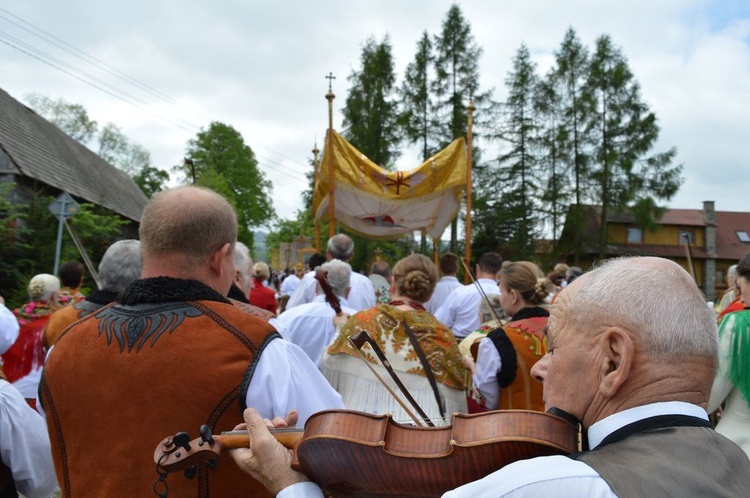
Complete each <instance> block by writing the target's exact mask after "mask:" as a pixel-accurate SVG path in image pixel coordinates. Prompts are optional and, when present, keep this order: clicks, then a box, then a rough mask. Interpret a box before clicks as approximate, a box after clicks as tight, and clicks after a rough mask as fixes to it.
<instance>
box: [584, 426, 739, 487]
mask: <svg viewBox="0 0 750 498" xmlns="http://www.w3.org/2000/svg"><path fill="white" fill-rule="evenodd" d="M670 417H671V418H672V420H673V421H669V418H670ZM658 419H661V420H662V421H663V420H665V419H666V420H667V422H666V423H657V424H654V423H653V421H654V420H658ZM675 420H676V422H675ZM681 420H682V421H686V422H687V426H686V424H685V423H683V422H680V421H681ZM691 420H695V421H700V422H702V423H695V424H692V423H690V421H691ZM640 423H645V426H646V427H648V426H649V425H651V428H646V429H645V430H641V431H640V432H638V431H639V429H635V431H636V432H635V433H633V431H632V430H629V429H630V428H631V426H634V425H637V424H639V423H636V424H631V426H626V427H625V428H623V429H620V431H623V430H624V432H623V433H622V436H621V437H623V439H621V440H619V441H615V442H612V443H610V444H607V443H608V441H607V439H605V441H604V442H603V443H602V445H600V446H598V447H597V448H596V449H594V450H592V451H588V452H585V453H580V454H578V455H574V456H573V457H572V458H575V459H577V460H580V461H582V462H585V463H586V464H587V465H589V466H590V467H592V468H593V469H594V470H596V471H597V472H598V473H599V474H600V475H601V476H602V478H603V479H604V480H605V481H606V482H607V484H609V486H610V487H611V488H612V490H613V491H614V492H615V493H616V494H617V496H619V497H621V498H629V497H634V498H636V497H637V498H640V497H644V496H649V497H661V496H665V497H666V496H711V497H727V498H728V497H744V496H748V493H749V492H750V460H748V458H747V455H746V454H745V452H743V451H742V450H741V449H740V447H739V446H737V445H736V444H734V443H733V442H731V441H730V440H729V439H727V438H725V437H724V436H722V435H721V434H719V433H717V432H716V431H714V430H713V429H712V428H711V427H710V425H709V423H708V422H707V421H703V420H702V419H695V418H693V417H684V416H662V417H653V418H651V419H646V420H645V421H641V422H640ZM642 427H643V426H642ZM620 431H618V432H620ZM628 432H630V433H628ZM615 434H617V433H615ZM613 435H614V434H613Z"/></svg>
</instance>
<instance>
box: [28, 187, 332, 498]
mask: <svg viewBox="0 0 750 498" xmlns="http://www.w3.org/2000/svg"><path fill="white" fill-rule="evenodd" d="M139 233H140V239H141V251H142V259H143V278H142V279H141V280H138V281H136V282H134V283H133V284H131V285H130V286H128V287H127V288H126V289H125V290H124V291H123V293H122V294H121V295H120V298H119V302H118V304H116V305H114V306H110V307H106V308H103V309H101V310H99V311H97V312H95V313H92V314H90V315H88V316H87V317H85V318H84V319H83V320H81V321H80V322H78V323H77V324H75V325H73V326H72V327H70V328H69V329H67V330H66V331H65V332H64V333H63V334H62V335H61V336H60V338H59V340H58V341H57V343H56V346H55V348H54V349H52V351H51V353H50V355H49V358H48V360H47V364H46V366H45V370H44V380H43V383H42V385H41V387H40V391H41V400H42V403H43V405H44V408H45V411H46V414H47V423H48V426H49V430H50V439H51V443H52V455H53V458H54V462H55V469H56V473H57V476H58V479H59V482H60V487H61V488H62V490H63V496H107V497H132V496H145V495H146V494H148V493H150V492H151V491H150V490H151V488H152V485H153V484H154V480H155V478H156V474H155V472H154V463H153V461H152V460H151V458H150V455H153V452H154V449H155V448H156V444H158V442H159V441H160V440H162V439H163V438H165V437H166V436H169V435H171V434H174V433H175V432H177V431H192V432H194V433H195V432H196V431H197V430H198V428H199V427H200V426H201V425H202V424H207V425H209V426H210V427H211V428H212V429H213V431H214V432H215V433H218V432H221V431H225V430H231V429H232V428H233V427H234V426H235V424H236V422H237V420H238V419H241V417H242V410H243V409H244V408H245V407H246V406H248V405H253V406H259V407H260V410H261V412H263V416H265V417H276V416H279V417H284V416H286V415H287V414H288V412H290V411H291V410H292V409H296V410H298V413H299V419H300V422H301V423H304V421H305V420H306V418H307V417H308V416H309V415H310V414H311V413H313V412H316V411H319V410H322V409H326V408H341V407H343V405H342V403H341V398H340V396H339V395H338V393H336V392H335V391H333V389H332V388H331V387H330V385H328V383H327V382H326V380H325V378H323V377H322V375H321V374H320V372H319V371H318V369H317V368H316V367H315V365H314V364H313V363H312V362H311V361H310V359H309V358H308V357H307V355H305V353H304V352H303V351H302V350H300V349H299V348H298V347H296V346H294V345H293V344H290V343H288V342H286V341H284V340H282V339H281V338H280V337H279V335H278V333H277V332H276V331H275V330H274V329H273V327H272V326H271V325H269V324H268V323H267V322H266V321H264V320H262V319H260V318H258V317H256V316H253V315H251V314H248V313H246V312H244V311H243V310H241V309H239V308H238V307H235V306H233V305H232V304H231V302H230V301H229V300H228V299H227V298H226V295H227V293H228V291H229V288H230V286H231V285H232V282H233V280H234V279H235V277H236V272H235V267H234V261H233V260H234V250H235V242H236V239H237V218H236V215H235V213H234V210H233V209H232V207H231V205H230V204H229V203H228V202H227V201H226V200H225V199H224V198H223V197H221V196H220V195H218V194H216V193H214V192H212V191H210V190H207V189H203V188H198V187H182V188H177V189H173V190H167V191H163V192H161V193H159V194H157V195H155V196H154V197H153V198H152V199H151V201H150V202H149V203H148V205H147V206H146V208H145V210H144V213H143V217H142V219H141V225H140V230H139ZM295 419H296V416H295V414H294V413H292V414H290V416H289V417H288V421H289V422H290V423H294V422H295ZM233 467H234V466H232V465H221V466H219V469H218V470H217V471H216V472H211V473H209V472H207V470H206V468H205V466H202V467H200V470H199V471H198V475H197V477H196V479H194V480H187V479H184V478H179V479H177V478H175V479H173V480H170V482H169V491H170V492H171V494H172V495H174V496H208V495H207V490H208V489H210V490H211V494H212V495H213V496H221V497H239V496H268V494H267V493H266V492H265V491H264V490H262V488H261V487H260V485H259V484H258V483H257V482H255V481H253V480H252V479H249V480H248V479H247V477H249V476H246V475H242V473H241V472H239V471H238V469H236V468H233Z"/></svg>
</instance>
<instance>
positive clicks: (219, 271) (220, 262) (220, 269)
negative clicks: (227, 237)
mask: <svg viewBox="0 0 750 498" xmlns="http://www.w3.org/2000/svg"><path fill="white" fill-rule="evenodd" d="M231 247H232V246H231V244H229V243H228V242H227V243H226V244H224V245H223V246H221V247H220V248H218V249H216V250H215V251H214V252H212V253H211V256H210V257H209V258H208V266H209V267H210V268H211V271H212V272H213V273H214V274H215V275H216V276H218V277H220V276H222V275H223V274H224V259H225V258H226V257H227V253H229V250H230V249H231Z"/></svg>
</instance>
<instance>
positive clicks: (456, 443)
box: [154, 410, 579, 498]
mask: <svg viewBox="0 0 750 498" xmlns="http://www.w3.org/2000/svg"><path fill="white" fill-rule="evenodd" d="M274 436H275V437H276V438H277V440H278V441H279V442H281V443H282V444H283V445H284V446H286V447H287V448H290V449H293V450H294V456H293V461H292V467H293V468H295V469H296V470H300V471H302V472H304V473H305V474H306V475H307V476H308V477H309V478H310V479H311V480H312V481H313V482H315V483H317V484H318V485H319V486H320V487H321V488H322V489H323V490H324V491H325V493H326V494H327V495H329V496H334V497H348V498H376V497H439V496H441V495H442V494H443V493H445V492H446V491H449V490H451V489H453V488H456V487H458V486H461V485H463V484H467V483H469V482H472V481H476V480H477V479H481V478H482V477H485V476H487V475H489V474H491V473H492V472H494V471H496V470H498V469H500V468H502V467H504V466H505V465H507V464H509V463H513V462H515V461H518V460H523V459H526V458H533V457H538V456H548V455H564V454H569V453H573V452H575V451H578V448H579V446H578V442H579V440H578V427H577V426H576V425H574V424H572V423H571V422H569V421H567V420H566V419H564V418H562V417H559V416H556V415H550V414H547V413H541V412H534V411H527V410H501V411H492V412H484V413H476V414H453V424H452V425H450V426H443V427H417V426H411V425H404V424H399V423H397V422H394V421H393V419H392V418H391V416H390V415H372V414H369V413H362V412H356V411H351V410H325V411H321V412H318V413H315V414H313V415H312V416H311V417H310V418H308V419H307V423H306V424H305V430H304V433H303V432H301V431H299V430H296V431H295V430H292V429H283V430H282V431H281V432H280V433H279V434H274ZM248 444H250V439H249V437H248V434H247V432H246V431H242V432H231V433H223V434H222V435H217V436H212V435H211V434H210V431H208V433H207V434H203V431H202V434H201V438H198V439H195V440H193V441H189V436H188V435H187V434H186V433H184V432H183V433H178V434H176V435H174V436H170V437H168V438H166V439H164V440H163V441H162V442H161V443H160V444H159V446H157V448H156V451H155V452H154V462H156V464H157V468H158V469H159V471H160V472H161V471H163V472H173V471H177V470H183V469H189V468H191V467H195V466H196V465H197V464H199V463H200V464H201V465H205V463H202V462H206V461H208V462H212V464H211V465H210V466H211V467H215V464H217V463H218V461H219V459H220V455H221V453H222V451H223V450H229V449H233V448H243V447H244V448H247V447H248ZM226 464H229V465H231V464H232V462H225V463H224V465H226Z"/></svg>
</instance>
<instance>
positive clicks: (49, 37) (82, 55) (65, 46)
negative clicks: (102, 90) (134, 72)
mask: <svg viewBox="0 0 750 498" xmlns="http://www.w3.org/2000/svg"><path fill="white" fill-rule="evenodd" d="M0 11H2V12H5V13H6V14H8V15H9V16H12V17H13V18H14V19H17V20H19V21H21V22H22V23H24V24H26V25H28V26H31V28H33V29H34V30H35V31H38V32H39V33H42V34H43V35H44V36H42V35H41V34H39V33H35V32H34V31H32V30H30V29H28V28H26V27H24V26H22V25H20V24H19V23H17V22H15V21H13V20H12V19H9V18H8V17H6V16H4V15H2V14H0V18H2V19H5V21H7V22H9V23H11V24H13V25H14V26H16V27H18V28H20V29H22V30H24V31H26V32H28V33H31V34H32V35H34V36H36V37H38V38H41V39H42V40H44V41H46V42H47V43H50V44H51V45H54V46H55V47H57V48H60V49H62V50H65V51H66V52H68V53H70V54H72V55H74V56H76V57H78V58H79V59H81V60H83V61H85V62H88V63H89V64H91V65H93V66H96V67H98V68H99V69H103V70H105V71H107V72H109V73H110V74H112V75H114V76H116V77H118V78H120V79H121V80H123V81H126V82H127V83H130V84H131V85H134V86H137V87H140V88H141V89H142V90H145V91H146V92H148V93H150V94H151V95H152V96H155V97H157V98H160V99H162V100H164V101H166V102H169V103H170V104H173V105H175V106H177V105H179V102H178V101H177V100H175V99H173V98H172V97H170V96H169V95H166V94H164V93H162V92H160V91H159V90H157V89H155V88H153V87H152V86H149V85H147V84H146V83H143V82H142V81H139V80H137V79H135V78H133V77H132V76H130V75H128V74H126V73H123V72H122V71H120V70H119V69H117V68H115V67H113V66H111V65H109V64H107V63H106V62H104V61H102V60H100V59H97V58H96V57H94V56H93V55H90V54H88V53H86V52H84V51H83V50H80V49H79V48H77V47H75V46H73V45H71V44H70V43H68V42H66V41H65V40H62V39H60V38H58V37H56V36H55V35H53V34H51V33H49V32H47V31H45V30H43V29H42V28H40V27H38V26H36V25H34V24H33V23H30V22H28V21H26V20H24V19H22V18H20V17H18V16H17V15H15V14H13V13H12V12H10V11H8V10H7V9H3V8H2V7H0ZM198 114H199V115H201V116H202V117H203V118H205V119H209V120H210V119H211V117H209V116H207V115H205V114H202V113H198ZM190 125H191V126H195V125H194V124H190Z"/></svg>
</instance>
